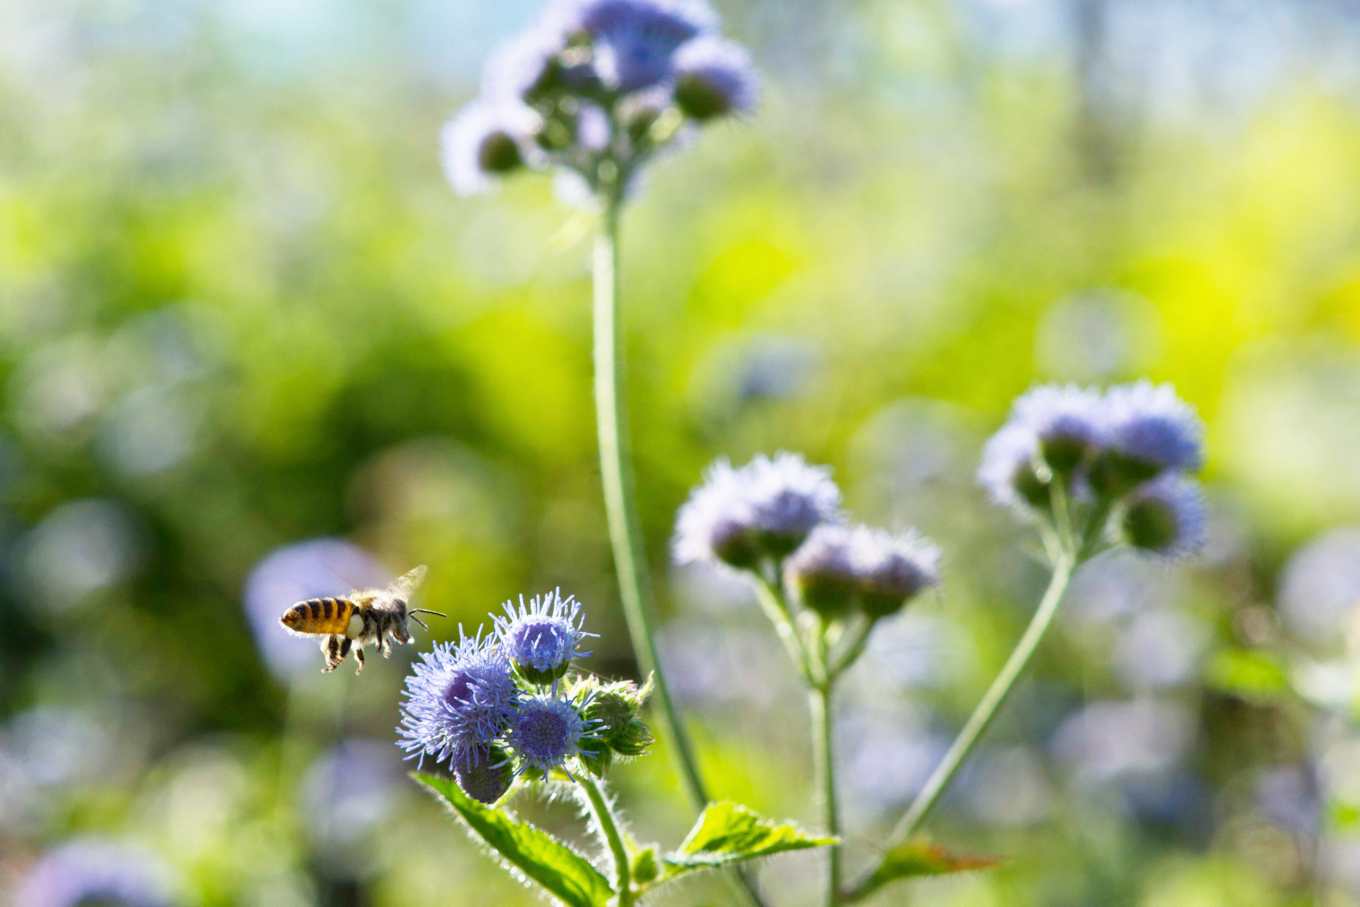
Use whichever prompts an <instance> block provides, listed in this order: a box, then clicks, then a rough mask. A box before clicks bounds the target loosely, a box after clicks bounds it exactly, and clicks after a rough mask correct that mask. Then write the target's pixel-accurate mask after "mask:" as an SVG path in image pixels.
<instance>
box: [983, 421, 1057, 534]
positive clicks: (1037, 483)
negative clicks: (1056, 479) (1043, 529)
mask: <svg viewBox="0 0 1360 907" xmlns="http://www.w3.org/2000/svg"><path fill="white" fill-rule="evenodd" d="M1038 456H1039V436H1038V435H1037V434H1035V433H1034V429H1033V428H1031V427H1030V426H1028V425H1023V424H1017V423H1014V422H1008V423H1006V424H1005V425H1003V426H1002V427H1001V429H1000V431H998V432H997V433H996V434H994V435H992V437H991V438H990V439H989V440H988V441H987V445H986V446H985V447H984V448H983V449H982V464H981V465H980V466H979V467H978V482H979V483H981V485H982V487H983V488H985V489H986V490H987V494H988V496H989V497H990V498H991V499H992V501H993V502H994V503H997V504H1000V505H1001V506H1003V507H1010V508H1011V509H1013V510H1017V511H1019V512H1022V513H1029V512H1031V510H1032V509H1035V508H1037V509H1039V510H1045V509H1047V507H1048V503H1049V492H1048V486H1047V484H1046V483H1045V482H1044V481H1043V480H1042V479H1041V478H1040V477H1039V475H1038V473H1037V471H1036V470H1035V461H1036V460H1037V459H1038Z"/></svg>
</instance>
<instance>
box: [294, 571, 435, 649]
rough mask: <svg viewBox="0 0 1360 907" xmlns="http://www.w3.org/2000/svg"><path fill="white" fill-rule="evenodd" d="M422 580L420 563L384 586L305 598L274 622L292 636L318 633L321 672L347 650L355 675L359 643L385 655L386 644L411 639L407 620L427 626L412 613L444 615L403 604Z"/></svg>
mask: <svg viewBox="0 0 1360 907" xmlns="http://www.w3.org/2000/svg"><path fill="white" fill-rule="evenodd" d="M423 579H425V566H424V565H423V564H422V565H421V566H419V567H416V568H415V569H414V570H410V571H408V572H406V573H403V574H402V575H401V576H399V577H397V578H396V579H395V580H393V581H392V583H391V584H390V585H388V586H387V588H385V589H357V590H355V591H353V592H351V593H349V594H348V595H344V596H336V597H334V598H309V599H306V600H305V601H300V602H298V603H297V604H295V605H293V607H291V608H289V609H288V610H287V611H285V612H284V613H283V617H281V618H279V623H281V624H283V627H284V629H286V630H287V631H288V632H289V633H292V634H294V635H297V636H320V637H321V654H322V655H324V656H325V658H326V666H325V667H324V668H322V669H321V672H322V673H323V674H325V673H329V672H331V671H334V670H335V669H336V668H338V667H340V663H341V662H343V661H344V660H345V656H346V655H348V654H349V652H350V649H353V650H354V658H355V660H357V661H358V662H359V667H358V668H357V669H355V672H354V673H355V674H358V673H359V672H360V671H362V670H363V669H364V646H370V645H376V646H377V647H378V651H379V652H381V653H382V655H383V658H387V657H388V656H389V655H391V654H392V647H391V643H393V642H395V643H397V644H398V645H406V644H407V643H409V642H410V641H411V632H410V630H408V629H407V627H406V622H407V621H408V620H413V621H415V622H416V623H417V624H419V625H420V626H422V627H424V628H425V629H426V630H429V629H430V628H429V627H428V626H426V624H425V622H424V621H422V620H421V619H420V618H419V617H416V615H417V614H435V615H438V616H439V617H447V616H448V615H446V614H443V613H441V612H439V611H431V610H429V609H428V608H408V607H407V604H408V603H409V602H410V600H411V595H412V594H413V593H414V592H415V591H416V588H417V587H418V586H419V585H420V583H421V581H422V580H423Z"/></svg>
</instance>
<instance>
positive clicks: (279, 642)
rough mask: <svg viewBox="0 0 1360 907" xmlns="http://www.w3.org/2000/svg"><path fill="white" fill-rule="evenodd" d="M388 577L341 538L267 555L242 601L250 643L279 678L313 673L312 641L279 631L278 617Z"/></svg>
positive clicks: (366, 555) (249, 579) (248, 581)
mask: <svg viewBox="0 0 1360 907" xmlns="http://www.w3.org/2000/svg"><path fill="white" fill-rule="evenodd" d="M391 576H392V574H391V572H390V571H388V570H386V569H385V568H384V567H383V566H382V565H381V564H380V563H378V561H377V560H376V559H375V558H374V557H373V556H372V555H371V554H369V553H368V552H366V551H364V550H363V549H362V548H359V547H357V546H355V545H351V544H350V543H349V542H345V541H342V540H340V539H333V538H320V539H312V540H310V541H305V542H298V543H296V544H293V545H287V546H285V547H282V548H276V549H275V550H274V551H272V552H270V553H269V554H268V555H266V556H265V557H264V558H263V559H262V560H261V561H259V563H257V564H256V565H255V567H254V569H252V570H251V572H250V576H249V577H247V579H246V584H245V591H244V597H245V610H246V618H247V619H248V620H249V621H250V629H251V632H252V633H254V635H255V644H256V645H257V646H258V647H259V650H260V654H261V655H263V656H264V659H265V661H266V662H267V663H268V665H269V668H270V670H271V671H273V672H274V673H275V674H276V675H278V676H280V677H286V676H288V675H291V674H296V673H297V672H299V671H303V670H317V667H316V665H317V658H316V643H314V642H312V641H310V640H306V639H300V638H298V637H296V636H290V635H289V634H287V633H283V632H280V630H279V615H281V614H283V612H284V611H285V610H287V609H288V607H289V606H290V605H292V604H293V603H294V602H297V601H301V600H302V599H304V598H315V597H317V596H323V595H343V594H344V593H346V592H349V591H350V590H351V589H356V588H364V587H368V586H381V585H384V584H385V583H387V582H388V580H389V579H391Z"/></svg>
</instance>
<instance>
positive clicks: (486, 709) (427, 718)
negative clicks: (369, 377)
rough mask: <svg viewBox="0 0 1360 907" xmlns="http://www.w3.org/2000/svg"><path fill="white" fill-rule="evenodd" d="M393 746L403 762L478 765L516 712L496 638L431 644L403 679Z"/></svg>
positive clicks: (507, 667) (515, 690)
mask: <svg viewBox="0 0 1360 907" xmlns="http://www.w3.org/2000/svg"><path fill="white" fill-rule="evenodd" d="M403 695H404V696H405V701H404V702H403V703H402V704H401V724H400V725H399V726H398V728H397V735H398V737H399V738H400V739H399V740H398V741H397V745H398V746H399V747H401V748H402V749H403V750H405V751H406V753H407V758H408V759H411V758H415V759H418V760H420V761H421V762H423V761H424V759H425V757H426V756H431V757H433V758H434V760H435V761H436V762H447V763H448V764H449V765H451V766H453V767H455V768H457V767H460V766H462V767H470V766H473V765H477V764H478V763H479V762H481V761H482V760H483V759H484V758H485V757H486V755H487V753H488V749H489V747H490V745H491V743H492V742H493V741H494V740H495V739H496V738H497V737H499V736H500V735H501V733H503V732H504V731H505V729H506V727H507V726H508V724H509V722H510V719H511V718H512V717H513V715H514V714H515V708H516V705H517V703H518V701H519V690H518V688H517V687H516V686H515V680H514V677H513V676H512V675H511V671H510V661H509V659H507V658H506V656H505V653H504V652H502V651H501V648H500V646H498V645H497V644H496V641H495V638H494V637H491V636H488V637H485V638H484V637H483V636H482V634H481V631H480V630H479V631H478V632H477V635H476V636H466V635H464V634H463V632H462V628H461V627H460V628H459V640H458V642H457V643H440V644H436V645H435V647H434V649H432V650H431V651H429V652H426V653H425V654H423V655H422V656H421V657H420V661H418V662H417V663H416V664H415V665H413V667H412V673H411V674H410V675H409V676H408V677H407V678H406V689H405V691H404V694H403Z"/></svg>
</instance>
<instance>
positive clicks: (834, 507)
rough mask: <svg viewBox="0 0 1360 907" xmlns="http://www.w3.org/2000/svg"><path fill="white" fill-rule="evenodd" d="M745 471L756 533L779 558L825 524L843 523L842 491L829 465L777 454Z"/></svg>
mask: <svg viewBox="0 0 1360 907" xmlns="http://www.w3.org/2000/svg"><path fill="white" fill-rule="evenodd" d="M742 472H743V473H744V474H745V481H746V482H747V483H748V491H747V494H748V496H749V500H750V502H751V508H752V510H753V512H754V517H755V528H756V530H757V532H758V533H759V534H760V536H761V542H762V544H763V546H764V547H765V548H766V549H767V550H769V551H771V552H772V553H774V554H776V555H780V556H782V555H785V554H789V553H790V552H792V551H793V550H794V549H795V548H797V547H798V546H799V545H801V544H802V543H803V540H804V539H806V538H807V536H808V533H810V532H811V531H812V530H813V529H815V528H816V527H817V526H819V525H821V524H822V523H834V522H839V521H840V519H841V491H840V489H839V488H837V487H836V483H835V482H833V481H832V480H831V470H829V469H827V468H826V467H825V466H811V465H809V464H808V462H807V461H806V460H804V459H803V458H802V457H800V456H798V455H797V454H793V453H778V454H775V455H774V457H773V458H771V457H766V456H764V455H760V456H757V457H756V458H755V459H754V460H752V461H751V462H750V463H749V464H747V466H746V468H745V469H744V470H742Z"/></svg>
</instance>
